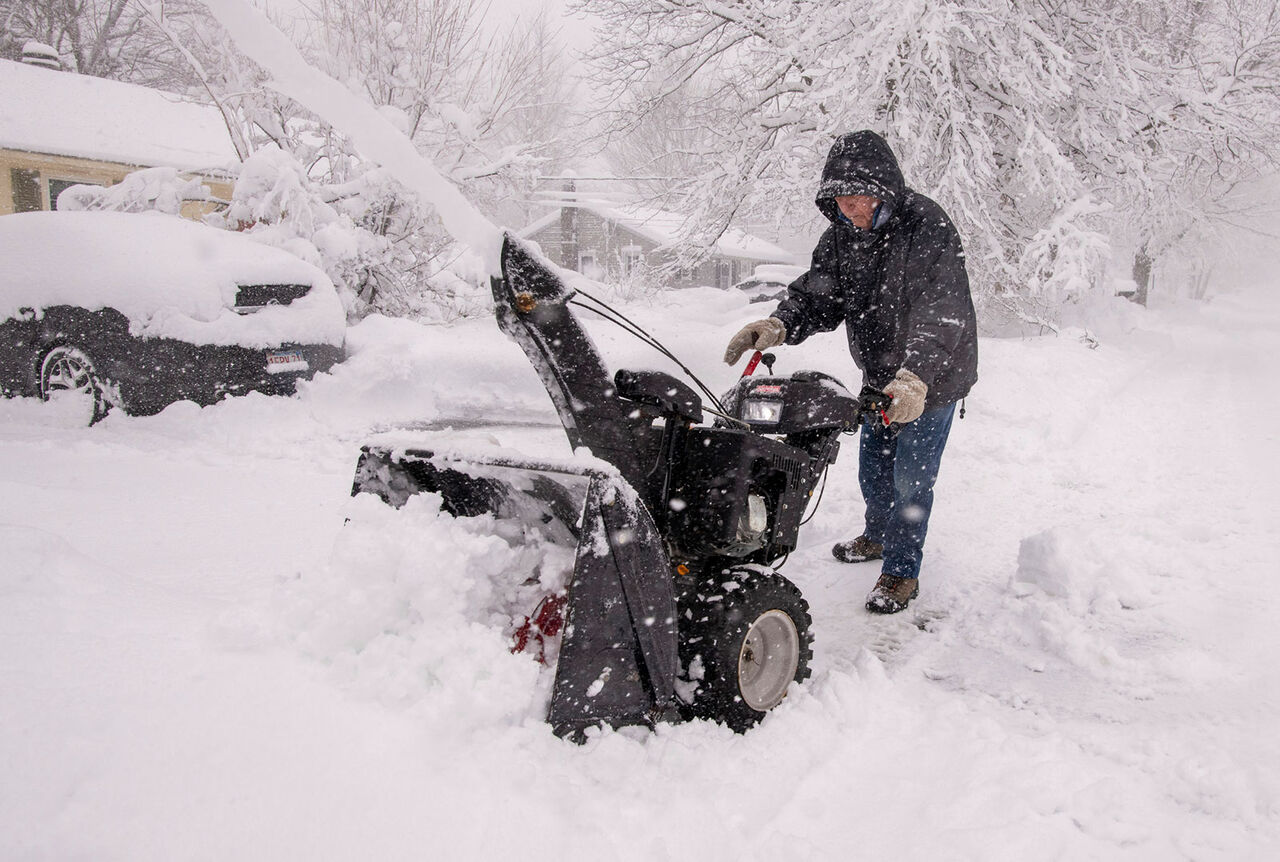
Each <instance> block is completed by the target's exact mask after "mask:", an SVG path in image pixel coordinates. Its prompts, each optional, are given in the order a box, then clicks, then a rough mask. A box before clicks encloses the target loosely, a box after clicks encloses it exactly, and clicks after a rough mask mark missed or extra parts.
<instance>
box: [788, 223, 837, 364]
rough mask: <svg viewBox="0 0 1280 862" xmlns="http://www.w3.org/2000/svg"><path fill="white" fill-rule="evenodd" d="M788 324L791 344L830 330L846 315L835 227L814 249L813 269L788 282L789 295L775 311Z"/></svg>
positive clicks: (828, 231)
mask: <svg viewBox="0 0 1280 862" xmlns="http://www.w3.org/2000/svg"><path fill="white" fill-rule="evenodd" d="M771 316H772V317H776V318H777V319H778V320H781V321H782V323H783V325H784V326H786V327H787V344H799V343H800V342H802V341H804V340H805V339H806V338H808V337H809V336H810V335H813V334H814V333H816V332H830V331H831V330H833V329H835V328H836V327H837V326H839V325H840V324H841V323H844V318H845V299H844V296H843V294H842V292H841V290H840V278H839V275H838V274H837V267H836V244H835V229H834V228H830V229H828V230H827V232H826V233H824V234H823V235H822V239H820V240H818V245H817V247H816V248H815V249H814V250H813V262H812V264H811V266H810V267H809V271H808V272H806V273H805V274H804V275H802V276H800V277H799V278H797V279H796V280H795V281H793V282H791V284H790V285H788V286H787V295H786V297H785V298H784V299H783V300H782V302H780V303H779V304H778V307H777V309H776V310H775V311H774V312H773V314H772V315H771Z"/></svg>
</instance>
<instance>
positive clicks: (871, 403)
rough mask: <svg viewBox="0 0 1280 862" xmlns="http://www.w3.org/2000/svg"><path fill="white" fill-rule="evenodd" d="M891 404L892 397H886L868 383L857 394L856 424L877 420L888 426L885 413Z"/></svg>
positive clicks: (887, 418)
mask: <svg viewBox="0 0 1280 862" xmlns="http://www.w3.org/2000/svg"><path fill="white" fill-rule="evenodd" d="M891 403H893V396H892V395H886V394H885V393H884V392H882V391H881V390H879V389H877V388H875V387H874V386H872V385H871V384H870V383H867V384H865V385H864V386H863V387H862V391H861V392H859V393H858V420H859V422H858V424H859V425H861V424H862V423H863V422H875V421H876V419H879V420H880V422H881V424H882V425H886V426H887V425H889V416H888V414H887V413H886V412H885V411H886V410H888V409H889V405H890V404H891Z"/></svg>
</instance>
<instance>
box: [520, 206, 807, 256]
mask: <svg viewBox="0 0 1280 862" xmlns="http://www.w3.org/2000/svg"><path fill="white" fill-rule="evenodd" d="M555 206H556V207H557V209H556V211H555V212H552V213H550V214H548V215H545V216H543V217H542V218H540V219H538V220H537V221H535V222H533V223H532V224H529V225H527V226H526V227H525V228H524V229H523V230H521V231H520V234H521V235H522V236H530V235H532V234H534V233H537V232H538V231H540V230H542V229H543V228H545V227H547V226H549V225H551V224H554V223H555V221H556V220H557V219H558V218H560V210H559V208H560V207H577V208H578V209H583V210H587V211H588V212H592V213H595V214H596V215H598V216H600V217H601V218H603V219H607V220H609V221H611V222H614V223H616V224H620V225H622V226H623V227H625V228H628V229H629V230H632V231H634V232H635V233H638V234H639V235H640V236H643V237H645V238H646V239H649V240H652V241H653V242H655V243H657V244H658V245H673V244H675V242H676V239H677V237H678V236H679V234H680V230H681V228H683V227H684V225H685V221H686V217H685V216H682V215H680V214H679V213H674V212H671V211H670V210H662V209H657V208H655V207H646V206H642V205H640V204H620V203H614V202H610V201H598V200H590V199H582V200H573V201H568V200H566V201H560V202H557V203H556V204H555ZM716 251H717V252H719V253H720V254H722V255H724V256H726V257H739V258H745V259H747V260H759V261H768V262H778V261H791V260H794V259H795V255H793V254H792V253H791V252H789V251H786V250H785V249H783V248H780V247H779V246H776V245H774V244H773V243H771V242H767V241H766V240H763V239H760V237H758V236H753V235H752V234H749V233H747V232H746V231H743V230H739V229H738V228H734V227H731V228H729V229H728V230H727V231H725V232H724V234H723V235H722V236H721V237H720V239H718V240H716Z"/></svg>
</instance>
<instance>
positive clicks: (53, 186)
mask: <svg viewBox="0 0 1280 862" xmlns="http://www.w3.org/2000/svg"><path fill="white" fill-rule="evenodd" d="M97 185H101V183H92V182H85V181H84V180H49V209H51V210H56V209H57V208H58V195H60V194H62V193H63V192H64V191H66V190H67V189H69V188H71V187H72V186H97Z"/></svg>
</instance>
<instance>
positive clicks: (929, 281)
mask: <svg viewBox="0 0 1280 862" xmlns="http://www.w3.org/2000/svg"><path fill="white" fill-rule="evenodd" d="M912 257H913V259H914V261H917V262H918V264H917V265H910V264H909V265H908V283H907V295H908V296H909V298H910V311H909V312H908V313H907V339H906V350H905V353H904V357H903V362H902V364H903V367H904V368H906V369H907V370H909V371H911V372H913V373H915V375H916V376H917V377H919V378H920V379H921V380H923V381H924V382H925V383H926V384H927V385H929V386H932V385H933V382H934V380H935V379H937V377H938V376H939V375H940V374H941V373H942V372H943V371H944V370H946V368H947V367H948V366H949V365H950V364H951V362H952V361H953V358H954V357H955V355H956V351H957V348H958V346H959V344H960V341H961V339H962V338H963V336H964V333H965V331H966V324H967V323H968V321H970V320H971V319H972V318H973V298H972V297H971V296H970V294H969V275H968V273H967V272H966V271H965V259H964V249H963V248H962V247H961V245H960V235H959V234H958V233H957V232H956V229H955V227H954V226H952V224H951V222H950V221H948V220H947V219H946V217H945V216H942V215H941V214H940V213H939V214H938V217H936V218H935V217H930V218H929V219H927V221H926V223H925V224H924V225H922V229H921V231H920V233H919V234H918V235H917V238H916V247H915V248H914V249H912Z"/></svg>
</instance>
